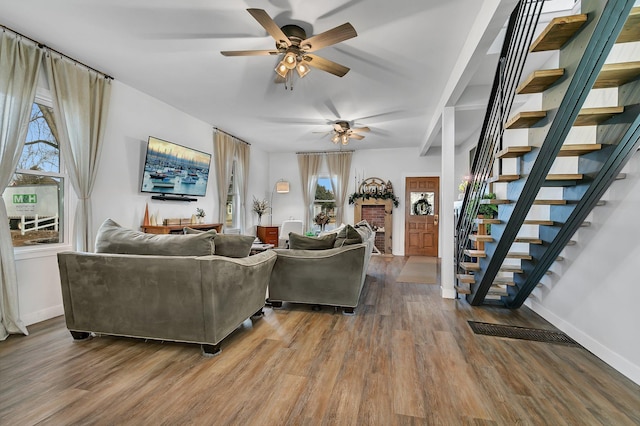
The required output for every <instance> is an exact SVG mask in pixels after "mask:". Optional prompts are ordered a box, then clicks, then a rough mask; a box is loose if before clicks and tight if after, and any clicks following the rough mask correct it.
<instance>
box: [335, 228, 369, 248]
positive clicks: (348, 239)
mask: <svg viewBox="0 0 640 426" xmlns="http://www.w3.org/2000/svg"><path fill="white" fill-rule="evenodd" d="M362 241H363V238H362V235H360V232H358V230H357V229H356V228H354V227H353V226H351V225H346V226H345V227H344V228H343V229H342V230H341V231H340V232H338V234H337V236H336V241H335V243H334V244H333V246H334V247H342V246H348V245H350V244H359V243H361V242H362Z"/></svg>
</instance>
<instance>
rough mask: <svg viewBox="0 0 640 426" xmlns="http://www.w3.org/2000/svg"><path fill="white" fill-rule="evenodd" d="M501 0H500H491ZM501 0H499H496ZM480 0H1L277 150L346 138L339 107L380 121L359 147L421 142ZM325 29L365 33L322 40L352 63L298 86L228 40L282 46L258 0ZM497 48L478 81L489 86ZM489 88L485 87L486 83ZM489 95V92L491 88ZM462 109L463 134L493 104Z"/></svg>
mask: <svg viewBox="0 0 640 426" xmlns="http://www.w3.org/2000/svg"><path fill="white" fill-rule="evenodd" d="M487 1H491V0H487ZM493 1H495V0H493ZM481 6H482V1H479V0H446V1H443V0H394V1H389V0H325V1H310V0H306V1H305V0H269V1H264V0H263V1H258V0H244V1H237V0H235V1H229V0H225V1H223V0H136V1H130V0H108V1H104V0H101V1H96V0H56V1H51V0H0V11H1V12H0V25H5V26H7V27H8V28H10V29H12V30H15V31H17V32H19V33H21V34H24V35H25V36H28V37H30V38H33V39H35V40H37V41H39V42H41V43H44V44H46V45H48V46H49V47H51V48H53V49H55V50H58V51H60V52H62V53H64V54H66V55H67V56H69V57H71V58H74V59H76V60H78V61H80V62H83V63H85V64H87V65H89V66H91V67H93V68H96V69H98V70H100V71H103V72H104V73H106V74H109V75H111V76H113V77H114V78H115V79H116V80H118V81H120V82H122V83H124V84H126V85H129V86H131V87H134V88H136V89H138V90H140V91H142V92H144V93H147V94H149V95H151V96H153V97H155V98H157V99H160V100H162V101H164V102H166V103H168V104H170V105H173V106H174V107H176V108H178V109H179V110H182V111H184V112H186V113H188V114H190V115H192V116H194V117H196V118H199V119H201V120H203V121H205V122H207V123H209V124H211V126H213V127H219V128H220V129H222V130H224V131H226V132H228V133H231V134H233V135H235V136H237V137H239V138H241V139H243V140H245V141H247V142H250V143H251V144H253V145H255V146H256V147H259V148H261V149H263V150H265V151H267V152H283V151H288V152H291V151H311V150H331V149H335V145H333V144H332V143H331V142H330V140H329V137H328V136H326V135H323V134H320V133H315V132H325V131H329V130H330V129H331V127H330V125H329V124H328V123H330V122H332V121H335V120H337V119H343V120H348V121H352V124H354V125H355V126H362V125H366V126H369V127H370V128H371V130H372V131H371V133H368V134H366V137H365V139H364V140H362V141H357V140H352V141H351V142H350V143H349V145H348V148H349V149H356V150H358V149H369V148H394V147H416V148H418V147H420V146H421V145H422V144H423V143H424V141H425V137H426V133H427V130H428V129H427V128H428V126H429V123H430V121H431V119H432V115H433V114H434V112H435V110H436V108H437V106H438V103H439V102H440V100H441V98H442V96H443V89H444V87H445V85H446V83H447V81H448V79H449V76H450V75H451V73H452V70H453V68H454V65H455V64H456V61H457V59H458V55H459V52H460V51H461V49H462V47H463V45H464V43H465V40H466V38H467V35H468V31H469V30H470V29H471V27H472V25H473V23H474V19H475V18H476V16H477V14H478V12H479V10H480V8H481ZM250 7H252V8H261V9H264V10H266V12H267V13H268V14H269V15H270V16H271V17H272V18H273V19H274V20H275V21H276V23H277V24H278V25H280V26H282V25H285V24H289V23H295V24H298V25H300V26H302V27H303V28H305V29H306V30H307V35H309V34H318V33H321V32H324V31H326V30H329V29H331V28H333V27H336V26H338V25H340V24H343V23H345V22H350V23H351V24H352V25H353V26H354V27H355V29H356V31H357V32H358V36H357V37H356V38H353V39H350V40H347V41H344V42H342V43H340V44H337V45H334V46H331V47H327V48H325V49H321V50H319V51H317V52H315V53H316V54H317V55H319V56H322V57H325V58H327V59H330V60H332V61H335V62H338V63H340V64H342V65H345V66H347V67H349V68H351V71H350V72H349V73H348V74H347V75H346V76H344V77H343V78H339V77H336V76H334V75H331V74H328V73H326V72H323V71H320V70H317V69H312V71H311V73H309V74H308V75H307V76H306V77H305V78H304V79H297V80H296V81H295V84H294V90H293V91H286V90H285V88H284V86H283V85H282V84H276V83H274V77H275V75H276V74H275V72H274V68H275V66H276V63H277V61H278V59H277V58H276V57H273V56H254V57H225V56H222V55H221V54H220V53H219V52H220V51H221V50H249V49H272V48H273V47H274V40H273V39H272V38H271V37H270V36H269V35H267V33H266V32H265V30H264V29H263V28H262V27H261V26H260V25H259V24H258V22H257V21H256V20H255V19H254V18H253V17H251V15H250V14H249V13H248V12H247V11H246V9H247V8H250ZM495 60H496V59H495V55H491V56H487V57H485V58H483V59H482V62H483V63H481V64H478V65H477V66H476V68H478V69H479V70H480V71H481V72H479V73H477V74H476V76H474V77H473V79H472V80H471V82H470V83H469V84H471V85H473V86H475V87H476V88H480V89H478V90H476V92H479V93H485V92H486V93H487V94H488V89H482V88H483V87H487V86H486V85H488V84H490V83H491V81H492V80H493V71H494V69H495ZM483 90H484V91H485V92H483ZM483 96H486V95H483ZM461 114H462V116H461V117H464V119H462V120H461V119H457V120H456V122H457V123H459V124H457V127H460V129H457V141H456V142H457V143H461V142H464V141H466V140H467V139H468V138H469V136H471V135H472V134H474V133H475V132H477V130H478V129H479V127H480V126H481V121H482V118H483V115H484V111H483V110H480V112H478V111H477V108H467V109H464V112H462V111H461Z"/></svg>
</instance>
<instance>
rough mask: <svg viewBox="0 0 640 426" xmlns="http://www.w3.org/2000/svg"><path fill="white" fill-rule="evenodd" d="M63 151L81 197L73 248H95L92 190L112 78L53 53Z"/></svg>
mask: <svg viewBox="0 0 640 426" xmlns="http://www.w3.org/2000/svg"><path fill="white" fill-rule="evenodd" d="M45 62H46V65H47V67H46V69H47V78H48V80H49V86H50V87H51V90H52V92H53V114H54V117H55V121H56V126H57V129H58V138H59V140H58V143H59V144H60V152H61V154H62V159H63V161H64V163H65V166H66V169H67V171H68V174H69V180H70V182H71V186H73V189H74V191H75V193H76V195H77V197H78V206H77V207H76V214H75V220H74V229H73V247H74V249H75V250H78V251H92V250H93V233H92V231H91V230H92V226H91V225H92V223H91V218H92V214H91V192H92V191H93V185H94V182H95V179H96V175H97V173H98V165H99V161H100V151H101V150H102V140H103V136H104V129H105V125H106V120H107V113H108V110H109V100H110V96H111V80H110V79H109V78H108V77H106V76H104V75H101V74H99V73H97V72H95V71H92V70H89V69H87V68H85V67H83V66H80V65H77V64H76V63H74V62H73V61H71V60H69V59H67V58H64V57H62V56H59V55H57V54H54V53H49V54H47V57H46V61H45Z"/></svg>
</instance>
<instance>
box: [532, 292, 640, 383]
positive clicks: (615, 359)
mask: <svg viewBox="0 0 640 426" xmlns="http://www.w3.org/2000/svg"><path fill="white" fill-rule="evenodd" d="M525 305H526V306H528V307H529V308H531V310H533V311H534V312H535V313H537V314H538V315H540V316H541V317H542V318H544V319H546V320H547V321H549V322H550V323H551V324H553V325H554V326H555V327H557V328H558V329H560V330H561V331H563V332H564V333H566V334H567V335H568V336H569V337H571V338H572V339H573V340H575V341H576V342H578V343H580V344H581V345H582V346H583V347H584V348H585V349H587V350H588V351H589V352H591V353H593V354H594V355H595V356H597V357H598V358H600V359H601V360H602V361H604V362H606V363H607V364H609V365H610V366H611V367H612V368H614V369H615V370H617V371H618V372H619V373H620V374H622V375H624V376H626V377H627V378H628V379H629V380H631V381H633V382H634V383H636V384H638V385H640V366H638V365H635V364H633V363H632V362H630V361H629V360H627V359H626V358H624V357H623V356H621V355H619V354H617V353H616V352H613V351H612V350H611V349H609V348H607V347H606V346H604V345H602V344H601V343H600V342H598V341H597V340H595V339H594V338H593V337H591V336H589V335H588V334H586V333H584V332H583V331H582V330H580V329H578V328H576V327H574V326H573V325H572V324H571V323H569V322H567V321H565V320H564V319H562V318H560V317H559V316H557V315H556V314H554V313H553V312H551V311H549V310H548V309H547V308H545V307H544V306H542V305H541V304H540V303H538V302H536V301H535V300H527V302H526V303H525Z"/></svg>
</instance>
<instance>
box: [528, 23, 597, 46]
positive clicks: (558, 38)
mask: <svg viewBox="0 0 640 426" xmlns="http://www.w3.org/2000/svg"><path fill="white" fill-rule="evenodd" d="M585 22H587V15H586V14H580V15H571V16H560V17H557V18H553V19H552V20H551V22H549V24H548V25H547V27H546V28H545V29H544V30H543V31H542V33H541V34H540V35H539V36H538V38H536V39H535V41H534V42H533V43H532V44H531V47H530V48H529V52H544V51H546V50H556V49H560V48H561V47H562V46H564V44H565V43H566V42H567V41H569V39H570V38H571V37H573V35H574V34H575V33H577V32H578V30H579V29H580V28H581V27H582V26H583V25H584V24H585Z"/></svg>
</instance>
